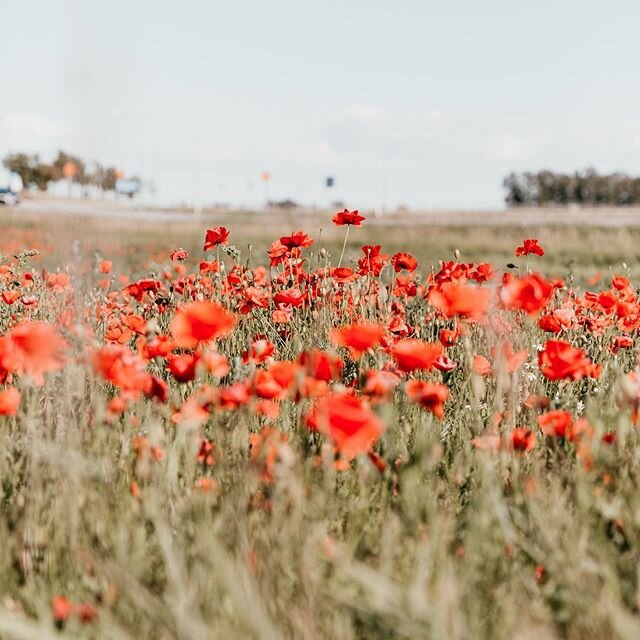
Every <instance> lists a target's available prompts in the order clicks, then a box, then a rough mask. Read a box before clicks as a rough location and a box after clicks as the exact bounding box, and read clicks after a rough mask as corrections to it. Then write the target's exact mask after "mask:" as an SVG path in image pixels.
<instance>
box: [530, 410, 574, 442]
mask: <svg viewBox="0 0 640 640" xmlns="http://www.w3.org/2000/svg"><path fill="white" fill-rule="evenodd" d="M538 424H539V425H540V428H541V429H542V430H543V431H544V432H545V434H546V435H548V436H555V437H556V438H564V437H565V436H567V435H568V433H569V431H570V429H571V425H572V424H573V416H572V415H571V414H570V413H569V412H568V411H564V410H563V409H557V410H556V411H547V413H543V414H541V415H539V416H538Z"/></svg>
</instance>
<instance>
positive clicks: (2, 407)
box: [0, 387, 20, 416]
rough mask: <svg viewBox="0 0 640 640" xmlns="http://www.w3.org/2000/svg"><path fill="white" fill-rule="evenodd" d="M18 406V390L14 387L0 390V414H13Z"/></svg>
mask: <svg viewBox="0 0 640 640" xmlns="http://www.w3.org/2000/svg"><path fill="white" fill-rule="evenodd" d="M19 406H20V392H19V391H18V390H17V389H16V388H15V387H9V388H7V389H4V391H0V416H15V415H16V413H18V407H19Z"/></svg>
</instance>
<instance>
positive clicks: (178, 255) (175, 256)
mask: <svg viewBox="0 0 640 640" xmlns="http://www.w3.org/2000/svg"><path fill="white" fill-rule="evenodd" d="M188 257H189V254H188V253H187V252H186V251H185V250H184V249H174V250H173V251H172V252H171V253H170V254H169V259H170V260H171V261H172V262H182V261H184V260H186V259H187V258H188Z"/></svg>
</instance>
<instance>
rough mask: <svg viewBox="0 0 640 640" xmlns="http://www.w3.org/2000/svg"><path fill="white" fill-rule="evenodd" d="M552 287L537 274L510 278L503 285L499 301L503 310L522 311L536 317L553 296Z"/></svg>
mask: <svg viewBox="0 0 640 640" xmlns="http://www.w3.org/2000/svg"><path fill="white" fill-rule="evenodd" d="M553 291H554V285H553V283H551V282H549V281H548V280H546V279H545V278H544V277H543V276H541V275H540V274H539V273H530V274H528V275H526V276H523V277H521V278H512V279H511V280H509V281H508V282H507V283H506V284H504V285H503V287H502V289H501V291H500V300H501V301H502V304H503V305H504V308H505V309H509V310H522V311H524V312H525V313H527V314H529V315H536V314H537V313H539V312H540V311H541V310H542V309H544V307H546V306H547V304H548V303H549V301H550V300H551V298H552V296H553Z"/></svg>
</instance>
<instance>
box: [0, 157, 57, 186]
mask: <svg viewBox="0 0 640 640" xmlns="http://www.w3.org/2000/svg"><path fill="white" fill-rule="evenodd" d="M2 163H3V165H4V166H5V167H6V168H7V169H8V170H9V171H13V172H15V173H17V174H18V175H19V176H20V177H21V178H22V183H23V184H24V186H25V187H27V188H29V187H37V188H38V189H40V191H46V189H47V185H48V184H49V182H51V181H52V180H55V171H54V169H53V167H52V165H50V164H47V163H46V162H41V161H40V158H39V156H37V155H28V154H26V153H13V154H9V155H8V156H6V157H5V158H4V160H3V161H2Z"/></svg>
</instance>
